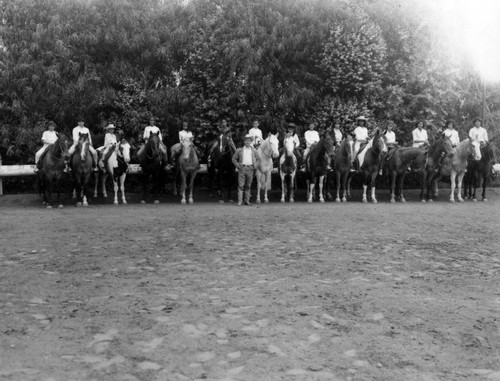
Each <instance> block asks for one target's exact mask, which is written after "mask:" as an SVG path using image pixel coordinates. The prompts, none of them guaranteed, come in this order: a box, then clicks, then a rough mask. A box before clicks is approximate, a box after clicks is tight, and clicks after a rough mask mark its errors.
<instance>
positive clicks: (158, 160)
mask: <svg viewBox="0 0 500 381" xmlns="http://www.w3.org/2000/svg"><path fill="white" fill-rule="evenodd" d="M159 135H160V133H159V132H157V133H151V134H150V135H149V138H148V140H147V141H146V144H145V147H144V151H143V152H142V155H141V157H139V163H140V165H141V168H142V186H143V191H142V199H141V204H145V203H146V196H147V193H148V186H149V178H151V193H152V195H153V199H154V203H155V204H159V203H160V200H159V199H158V195H159V193H160V190H161V179H162V171H163V167H162V153H161V151H160V136H159Z"/></svg>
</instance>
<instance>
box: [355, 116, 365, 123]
mask: <svg viewBox="0 0 500 381" xmlns="http://www.w3.org/2000/svg"><path fill="white" fill-rule="evenodd" d="M356 120H364V121H365V122H366V121H368V119H366V118H365V117H364V116H363V115H360V116H358V117H357V118H356Z"/></svg>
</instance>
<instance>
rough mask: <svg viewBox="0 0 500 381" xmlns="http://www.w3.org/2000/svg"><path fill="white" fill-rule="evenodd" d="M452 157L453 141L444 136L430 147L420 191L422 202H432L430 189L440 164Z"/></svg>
mask: <svg viewBox="0 0 500 381" xmlns="http://www.w3.org/2000/svg"><path fill="white" fill-rule="evenodd" d="M452 155H453V147H452V144H451V140H450V139H449V138H448V137H446V136H444V135H442V136H441V137H440V138H439V139H437V140H436V141H435V142H434V143H432V144H431V145H430V146H429V152H428V154H427V162H426V163H425V167H424V170H423V171H422V183H421V190H420V201H421V202H427V201H429V202H432V197H430V187H431V183H432V180H433V178H434V177H435V175H436V173H437V171H438V168H439V163H440V161H442V160H443V158H444V157H446V156H452ZM426 190H427V192H426ZM436 196H437V194H436Z"/></svg>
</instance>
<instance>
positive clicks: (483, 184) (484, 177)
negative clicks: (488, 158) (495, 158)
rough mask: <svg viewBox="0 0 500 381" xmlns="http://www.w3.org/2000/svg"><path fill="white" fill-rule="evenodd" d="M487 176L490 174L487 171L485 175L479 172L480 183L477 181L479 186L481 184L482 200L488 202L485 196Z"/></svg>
mask: <svg viewBox="0 0 500 381" xmlns="http://www.w3.org/2000/svg"><path fill="white" fill-rule="evenodd" d="M489 176H490V174H489V173H487V174H486V175H483V174H481V176H480V177H479V178H480V179H481V180H482V184H481V183H479V186H481V185H482V186H483V193H482V195H481V197H482V200H483V201H484V202H488V199H487V198H486V186H487V185H488V180H489Z"/></svg>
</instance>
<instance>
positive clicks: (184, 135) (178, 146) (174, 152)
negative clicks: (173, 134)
mask: <svg viewBox="0 0 500 381" xmlns="http://www.w3.org/2000/svg"><path fill="white" fill-rule="evenodd" d="M186 139H189V140H191V142H194V135H193V132H192V131H191V130H190V129H189V124H188V121H187V119H183V121H182V130H180V131H179V143H175V144H174V145H173V146H172V147H171V148H170V158H171V160H172V165H173V167H174V168H175V167H176V165H177V159H178V158H179V156H180V154H181V152H182V143H183V142H184V141H185V140H186ZM195 149H196V148H195ZM196 154H197V155H198V157H199V156H200V154H199V152H198V151H196Z"/></svg>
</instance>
